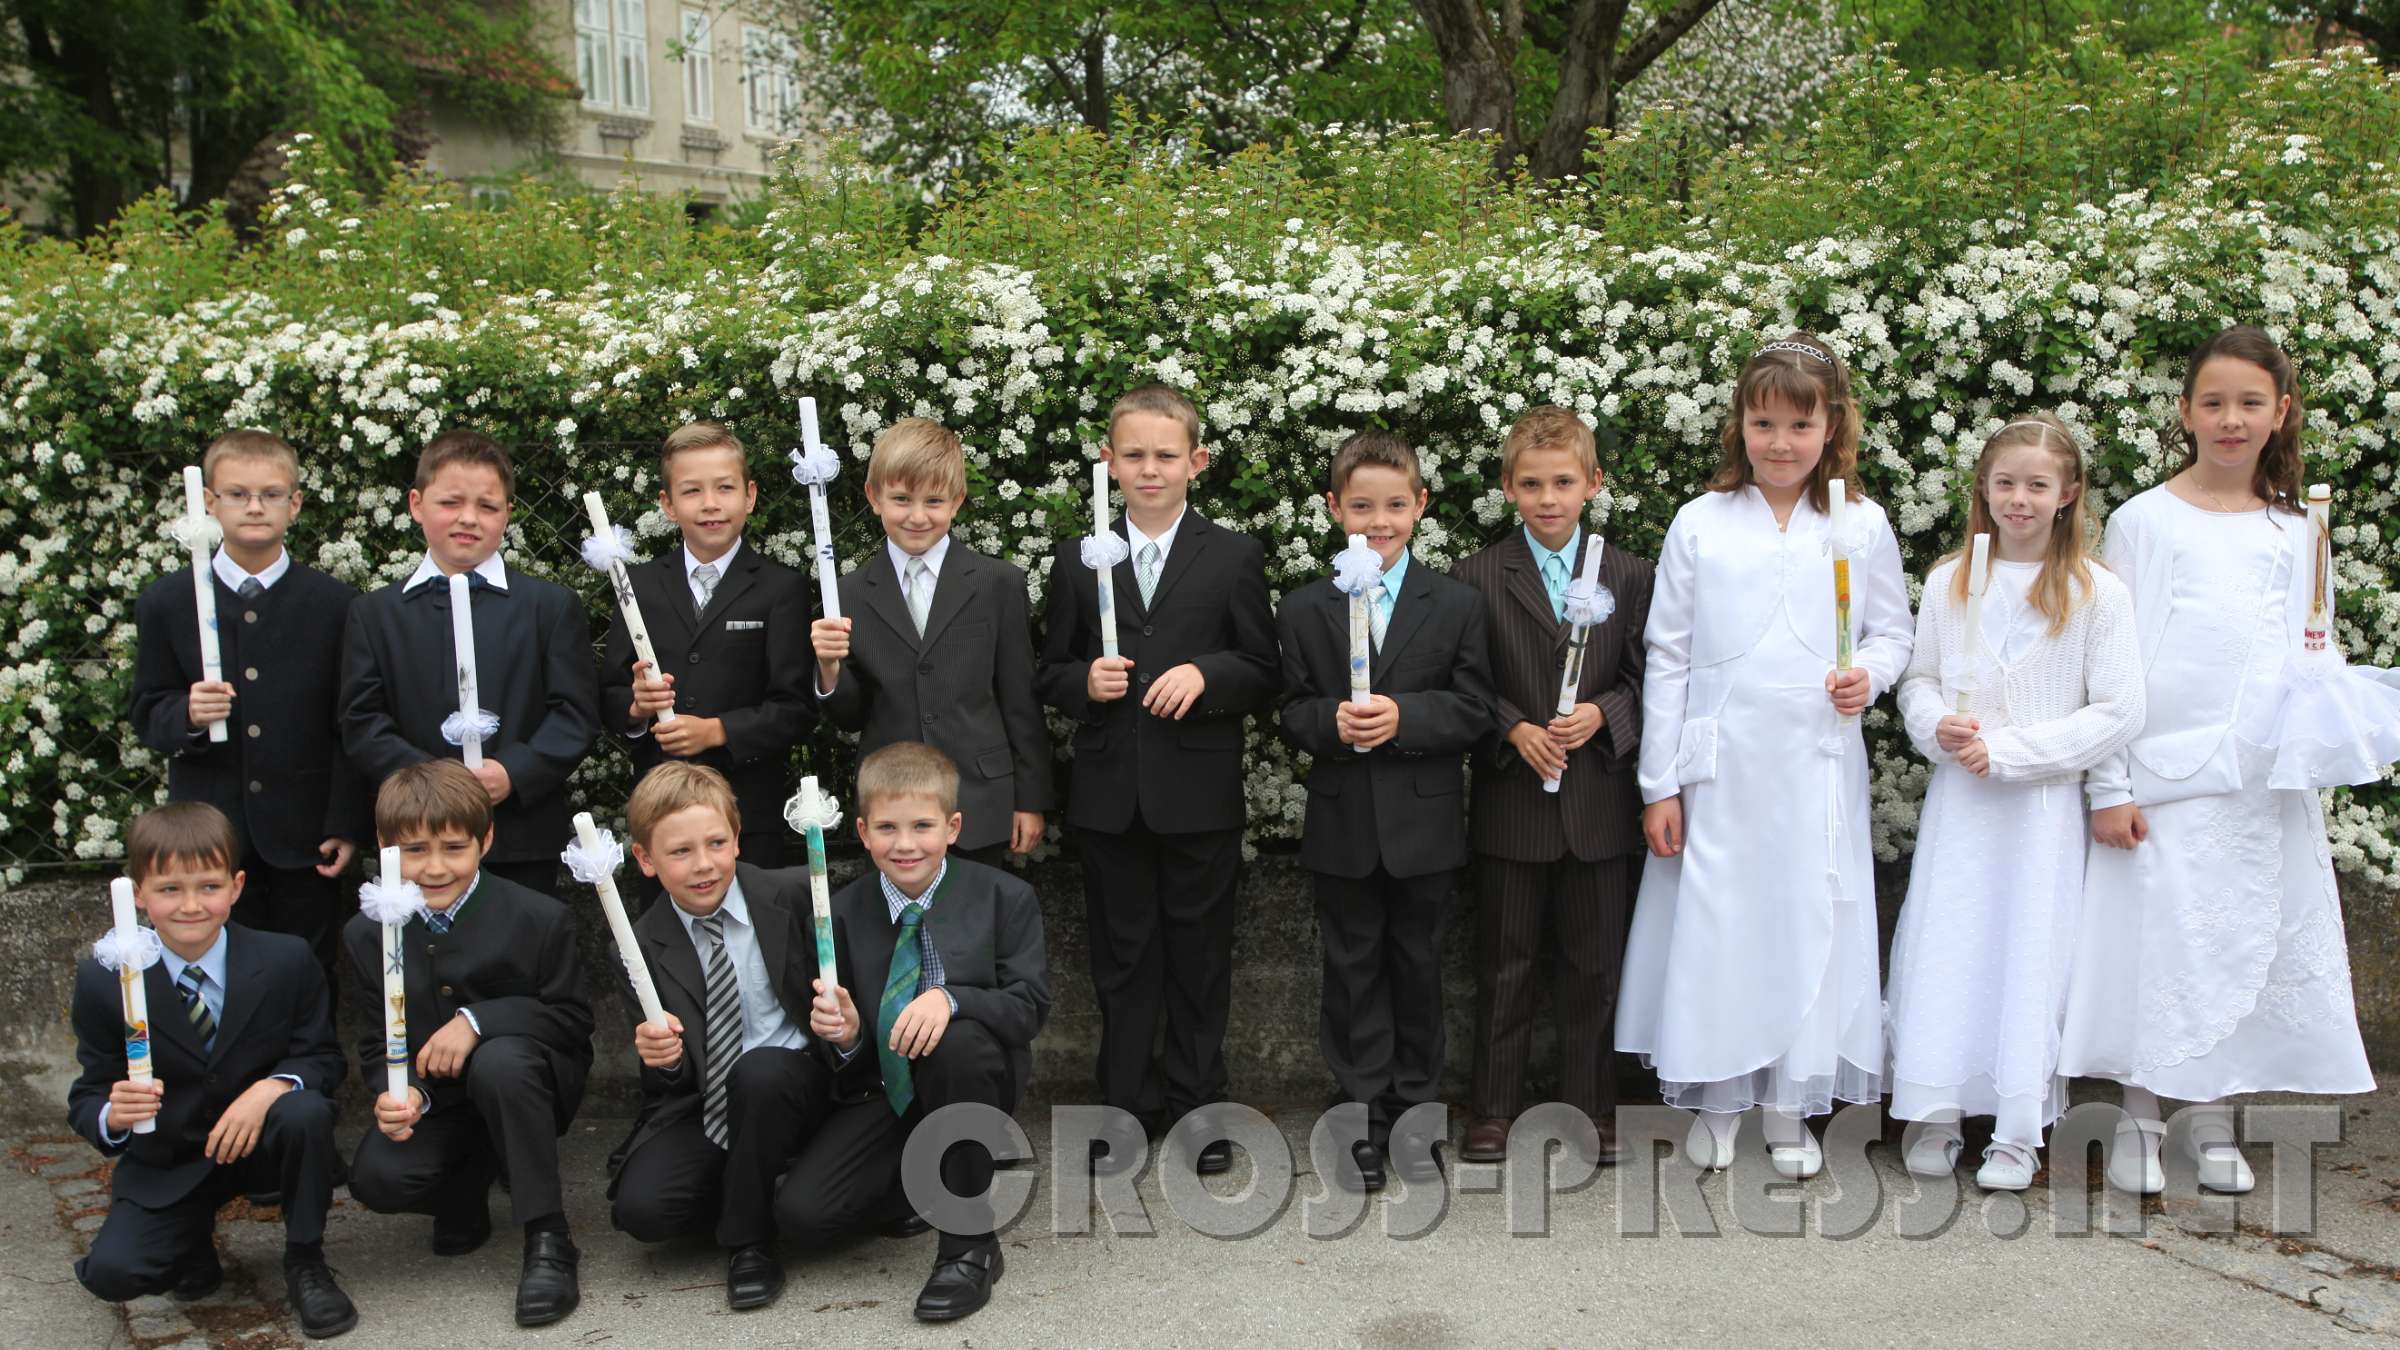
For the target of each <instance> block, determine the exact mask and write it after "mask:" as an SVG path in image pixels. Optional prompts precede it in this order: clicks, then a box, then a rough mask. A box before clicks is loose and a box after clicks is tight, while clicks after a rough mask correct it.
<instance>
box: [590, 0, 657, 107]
mask: <svg viewBox="0 0 2400 1350" xmlns="http://www.w3.org/2000/svg"><path fill="white" fill-rule="evenodd" d="M575 78H576V81H577V82H578V83H580V84H581V85H582V86H583V106H584V107H586V108H590V109H592V110H594V111H595V112H626V113H641V114H647V113H648V112H649V111H650V12H649V6H648V0H575Z"/></svg>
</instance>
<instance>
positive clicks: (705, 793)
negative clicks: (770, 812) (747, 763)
mask: <svg viewBox="0 0 2400 1350" xmlns="http://www.w3.org/2000/svg"><path fill="white" fill-rule="evenodd" d="M695 806H706V807H710V808H712V809H713V810H715V811H716V813H717V814H718V815H720V816H723V817H724V818H725V823H726V824H727V825H728V826H730V827H731V828H732V830H733V832H734V833H735V834H740V833H741V832H742V804H741V803H740V802H739V801H737V800H736V799H735V798H734V795H733V785H732V784H731V783H728V782H726V781H725V775H723V774H721V773H718V772H717V771H716V770H715V769H712V768H710V767H708V766H707V765H705V764H694V763H692V762H691V761H690V760H683V759H670V760H666V761H664V762H662V763H660V764H659V765H658V766H657V767H656V768H653V769H651V770H650V772H648V773H646V774H643V775H642V781H641V782H639V783H636V784H635V785H634V788H633V796H632V797H631V798H630V799H628V800H627V801H626V803H625V834H626V837H628V838H630V839H631V840H633V842H635V843H637V844H640V845H641V846H642V847H644V848H648V847H649V846H650V832H651V831H653V830H655V829H657V828H658V822H660V821H662V820H665V819H666V818H667V817H669V816H671V815H674V814H675V813H676V812H678V811H687V810H690V809H691V808H692V807H695Z"/></svg>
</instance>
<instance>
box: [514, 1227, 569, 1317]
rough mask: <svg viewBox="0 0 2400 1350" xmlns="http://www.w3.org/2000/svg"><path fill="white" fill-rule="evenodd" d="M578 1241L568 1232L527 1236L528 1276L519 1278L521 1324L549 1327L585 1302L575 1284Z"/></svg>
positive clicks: (518, 1312)
mask: <svg viewBox="0 0 2400 1350" xmlns="http://www.w3.org/2000/svg"><path fill="white" fill-rule="evenodd" d="M577 1259H578V1257H577V1253H576V1251H575V1241H574V1239H572V1238H570V1237H568V1236H567V1235H566V1234H564V1233H552V1232H542V1233H528V1234H526V1235H525V1273H524V1274H522V1275H520V1276H518V1277H517V1325H518V1326H521V1327H546V1326H548V1325H550V1324H551V1323H552V1322H555V1321H558V1320H559V1319H560V1318H562V1317H565V1316H566V1315H567V1314H568V1313H571V1312H573V1311H575V1305H576V1304H578V1303H580V1302H582V1301H583V1293H582V1291H581V1290H579V1289H578V1288H576V1285H575V1265H576V1261H577Z"/></svg>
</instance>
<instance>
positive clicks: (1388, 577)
mask: <svg viewBox="0 0 2400 1350" xmlns="http://www.w3.org/2000/svg"><path fill="white" fill-rule="evenodd" d="M1407 576H1408V550H1407V549H1405V548H1403V549H1401V550H1400V556H1399V557H1397V558H1394V559H1392V565H1391V566H1389V567H1387V568H1385V569H1383V594H1384V597H1385V598H1386V599H1398V598H1399V595H1400V583H1401V581H1402V580H1404V579H1405V578H1406V577H1407Z"/></svg>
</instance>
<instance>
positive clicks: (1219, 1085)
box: [1076, 816, 1242, 1128]
mask: <svg viewBox="0 0 2400 1350" xmlns="http://www.w3.org/2000/svg"><path fill="white" fill-rule="evenodd" d="M1076 841H1077V843H1078V844H1079V845H1080V846H1081V849H1082V852H1083V893H1084V905H1085V918H1086V924H1087V927H1086V931H1087V932H1088V933H1089V935H1090V942H1091V966H1092V988H1093V991H1094V992H1095V994H1097V996H1098V1001H1099V1004H1100V1059H1099V1080H1100V1099H1101V1100H1102V1101H1103V1102H1106V1103H1107V1104H1108V1105H1110V1106H1114V1107H1117V1108H1119V1109H1121V1110H1125V1111H1130V1112H1132V1113H1133V1114H1134V1115H1135V1116H1137V1117H1139V1118H1140V1119H1141V1120H1142V1121H1143V1122H1144V1123H1145V1124H1146V1125H1149V1126H1151V1127H1152V1128H1157V1127H1158V1126H1160V1125H1162V1124H1172V1123H1173V1122H1174V1121H1176V1120H1178V1119H1181V1118H1182V1116H1183V1115H1184V1114H1185V1113H1186V1112H1189V1111H1191V1110H1192V1109H1193V1108H1195V1107H1199V1106H1205V1105H1207V1104H1209V1103H1211V1102H1216V1101H1222V1100H1223V1099H1224V1097H1225V1089H1226V1075H1225V1018H1226V1014H1227V1012H1228V1011H1229V1009H1230V1007H1231V1005H1232V1002H1233V918H1234V895H1235V892H1236V890H1237V888H1238V884H1239V881H1240V877H1241V864H1242V834H1241V831H1239V830H1209V831H1204V832H1201V833H1196V834H1159V833H1156V832H1154V831H1152V830H1151V829H1150V828H1149V827H1148V826H1146V825H1145V824H1143V823H1142V821H1141V819H1140V818H1139V817H1138V816H1137V817H1136V818H1135V820H1134V823H1133V828H1131V829H1129V830H1126V831H1124V832H1123V833H1110V832H1108V831H1104V830H1081V831H1078V832H1077V833H1076ZM1162 1011H1163V1012H1164V1013H1165V1015H1166V1022H1167V1037H1166V1048H1165V1052H1164V1054H1163V1055H1162V1056H1161V1058H1160V1061H1159V1063H1158V1065H1157V1066H1156V1068H1155V1069H1154V1068H1153V1066H1152V1063H1151V1056H1150V1046H1151V1041H1152V1039H1153V1038H1154V1037H1155V1036H1156V1035H1157V1033H1158V1021H1159V1015H1160V1013H1161V1012H1162Z"/></svg>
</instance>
